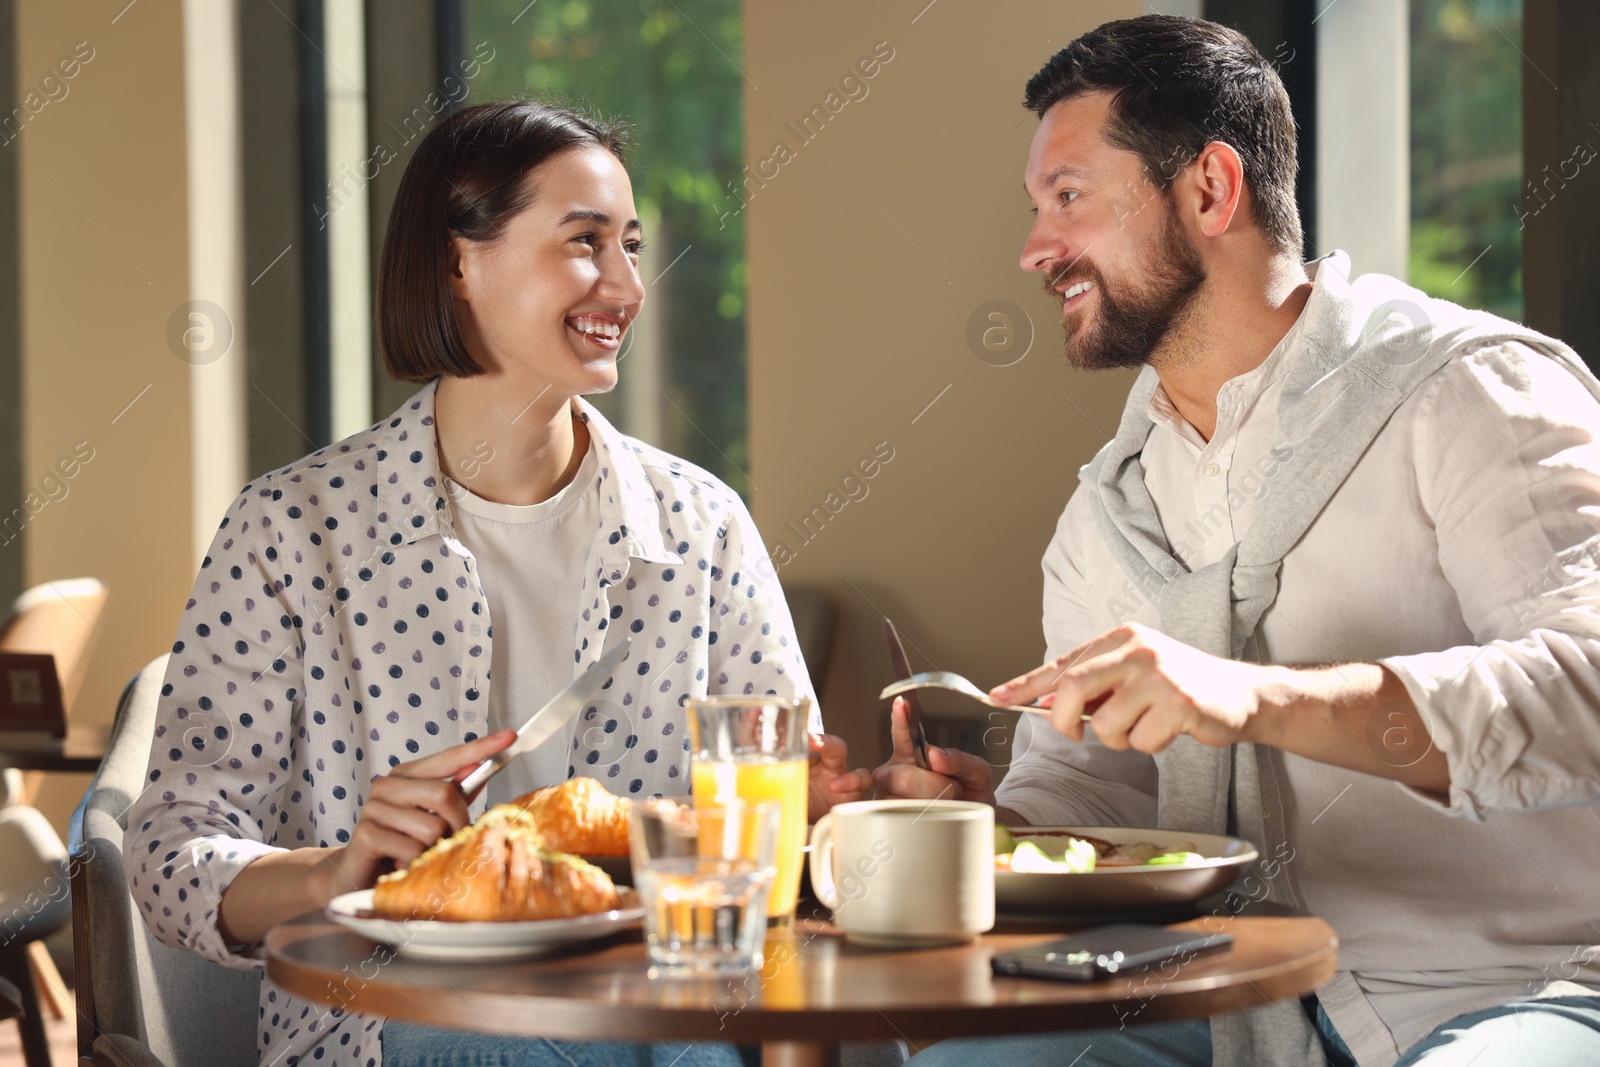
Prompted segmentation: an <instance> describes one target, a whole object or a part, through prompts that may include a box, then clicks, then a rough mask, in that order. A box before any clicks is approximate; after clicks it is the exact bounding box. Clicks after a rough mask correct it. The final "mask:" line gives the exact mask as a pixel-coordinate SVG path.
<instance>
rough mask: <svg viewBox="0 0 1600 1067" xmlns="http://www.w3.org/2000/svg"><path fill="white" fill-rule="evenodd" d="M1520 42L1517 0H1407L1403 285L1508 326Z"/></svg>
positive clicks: (1515, 268)
mask: <svg viewBox="0 0 1600 1067" xmlns="http://www.w3.org/2000/svg"><path fill="white" fill-rule="evenodd" d="M1521 40H1522V0H1411V250H1410V251H1411V254H1410V270H1411V284H1412V285H1415V286H1416V287H1417V288H1419V289H1421V290H1423V291H1424V292H1426V293H1428V294H1430V295H1432V296H1437V297H1443V298H1444V299H1446V300H1452V301H1454V302H1456V303H1458V304H1463V305H1466V306H1468V307H1479V308H1484V309H1486V310H1488V311H1493V312H1495V313H1496V314H1498V315H1504V316H1506V317H1508V318H1512V319H1521V318H1522V234H1521V226H1520V223H1519V221H1518V210H1519V209H1520V210H1526V208H1525V207H1523V205H1522V198H1521V189H1522V57H1521V55H1520V53H1519V52H1518V48H1519V47H1520V45H1521ZM1485 249H1487V251H1485ZM1480 255H1481V256H1482V258H1478V257H1479V256H1480ZM1475 259H1476V260H1477V261H1476V263H1474V262H1473V261H1474V260H1475Z"/></svg>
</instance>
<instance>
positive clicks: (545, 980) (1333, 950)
mask: <svg viewBox="0 0 1600 1067" xmlns="http://www.w3.org/2000/svg"><path fill="white" fill-rule="evenodd" d="M1176 925H1177V926H1178V927H1179V928H1194V929H1205V930H1207V931H1218V930H1225V931H1227V932H1228V933H1231V934H1232V935H1233V937H1234V943H1233V945H1232V947H1231V948H1230V949H1229V950H1227V951H1226V952H1223V953H1217V954H1211V955H1205V956H1200V957H1197V958H1195V959H1193V960H1191V961H1190V962H1189V963H1187V964H1186V965H1184V966H1183V967H1181V968H1174V967H1169V968H1168V969H1167V971H1166V972H1165V973H1160V972H1158V971H1156V970H1151V971H1146V972H1142V973H1137V974H1130V975H1129V976H1128V977H1126V978H1119V979H1117V980H1115V981H1109V982H1097V983H1072V982H1048V981H1038V980H1033V979H1024V978H999V977H995V976H994V975H993V974H992V973H991V972H990V969H989V958H990V957H991V956H992V955H994V954H995V953H996V952H1003V951H1008V950H1011V949H1016V948H1020V947H1022V946H1025V945H1031V944H1037V943H1039V942H1041V941H1047V940H1050V939H1052V938H1054V937H1059V936H1061V933H1062V932H1065V931H1066V930H1068V929H1070V927H1069V926H1066V925H1063V926H1062V927H1061V928H1060V929H1059V930H1058V931H1056V932H1053V933H1038V932H1033V933H1014V932H1003V930H1004V928H1001V930H1002V932H996V933H991V934H988V935H986V936H984V937H982V938H980V939H979V940H978V941H976V942H974V943H972V944H970V945H962V946H959V947H955V948H943V949H924V950H920V951H913V950H904V951H881V950H868V949H863V948H858V947H856V946H853V945H851V944H849V943H848V942H846V940H845V939H844V936H843V935H842V934H841V933H840V932H839V930H838V929H837V928H836V927H834V926H832V925H831V924H829V923H827V922H824V921H819V920H815V919H803V920H800V921H799V922H797V923H796V925H795V928H794V929H793V930H785V931H773V932H772V933H771V934H769V936H768V938H767V948H766V964H765V966H764V967H763V968H762V970H761V971H760V973H759V974H758V975H751V976H749V977H748V978H745V979H742V980H739V979H687V980H682V979H672V980H658V981H651V980H650V978H649V977H648V976H647V975H646V973H645V972H646V967H647V964H646V959H645V949H644V943H643V941H642V940H641V939H640V935H639V934H638V933H637V932H636V931H634V932H630V933H628V934H624V935H619V936H618V937H615V938H613V939H612V940H610V941H608V942H605V943H603V944H601V945H599V946H593V945H591V946H587V947H585V948H584V949H581V950H577V951H573V952H571V953H570V954H567V955H563V956H559V957H545V958H542V959H534V960H524V961H517V962H511V963H498V964H473V963H440V962H431V961H421V960H412V959H409V958H407V957H404V956H396V955H394V954H393V953H392V952H391V951H390V950H389V949H388V948H387V947H385V946H381V945H378V944H377V943H375V942H373V941H369V940H367V939H366V938H363V937H360V936H358V935H356V934H354V933H352V932H350V931H348V930H346V929H345V928H344V927H342V926H339V925H337V924H336V923H333V922H331V921H330V920H329V919H327V918H326V917H325V916H323V915H322V914H320V913H312V914H308V915H304V916H301V917H300V918H298V919H294V920H291V921H290V922H287V923H285V924H283V925H281V926H279V927H278V928H277V929H275V930H273V931H272V932H271V933H270V934H269V935H268V937H267V975H268V976H269V977H270V978H271V979H272V980H273V981H274V982H276V983H277V984H278V985H279V986H281V987H282V988H284V989H286V990H288V991H289V992H291V993H294V994H295V995H297V996H301V997H305V998H307V999H310V1000H316V1001H321V1002H322V1003H325V1004H331V1005H335V1006H337V1007H341V1008H346V1009H349V1010H351V1011H357V1012H368V1013H371V1014H375V1015H384V1016H388V1017H390V1018H396V1019H405V1020H407V1021H410V1022H415V1023H423V1024H427V1025H432V1026H449V1027H455V1028H458V1029H467V1030H479V1031H484V1032H487V1033H496V1034H500V1035H506V1036H509V1035H522V1036H543V1037H552V1038H561V1039H567V1040H591V1041H592V1040H622V1041H662V1040H666V1041H728V1042H733V1043H735V1044H741V1045H754V1044H760V1045H761V1046H763V1048H762V1062H763V1063H764V1064H766V1065H768V1067H778V1065H786V1067H790V1065H792V1067H800V1065H807V1067H810V1065H821V1064H831V1063H836V1062H837V1057H838V1046H839V1042H841V1041H864V1040H885V1039H893V1038H897V1037H898V1038H904V1039H907V1040H911V1041H917V1042H927V1041H932V1040H937V1039H942V1038H947V1037H972V1036H983V1035H994V1034H1016V1033H1037V1032H1041V1031H1052V1030H1074V1029H1092V1028H1098V1027H1105V1026H1112V1027H1115V1026H1118V1025H1120V1024H1123V1023H1127V1024H1130V1025H1131V1024H1134V1023H1138V1022H1156V1021H1159V1020H1164V1019H1193V1018H1201V1017H1204V1016H1208V1015H1212V1014H1216V1013H1219V1012H1227V1011H1237V1010H1239V1009H1241V1008H1249V1007H1254V1006H1255V1005H1258V1004H1262V1003H1266V1002H1268V1001H1275V1000H1288V999H1291V998H1298V997H1300V996H1302V995H1304V994H1306V993H1309V992H1310V991H1312V990H1313V989H1315V988H1316V987H1317V986H1319V985H1321V984H1322V983H1324V982H1326V981H1327V980H1328V979H1330V978H1331V977H1333V972H1334V967H1335V963H1336V961H1337V956H1338V952H1337V948H1338V943H1337V940H1336V938H1335V937H1334V933H1333V930H1332V929H1331V928H1330V927H1329V926H1328V924H1327V923H1325V922H1323V921H1322V920H1321V919H1315V918H1278V917H1236V918H1216V917H1211V916H1208V917H1206V918H1204V919H1198V920H1193V921H1190V922H1186V923H1179V924H1176ZM1286 1010H1293V1011H1299V1010H1300V1009H1299V1006H1298V1005H1293V1006H1291V1007H1290V1008H1288V1009H1286Z"/></svg>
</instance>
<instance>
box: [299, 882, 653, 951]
mask: <svg viewBox="0 0 1600 1067" xmlns="http://www.w3.org/2000/svg"><path fill="white" fill-rule="evenodd" d="M617 892H618V893H619V894H620V895H621V897H622V903H623V904H624V905H625V907H624V908H622V909H621V910H620V911H606V912H599V913H597V914H595V915H580V916H578V917H577V918H575V919H531V920H527V921H523V922H502V923H493V922H464V923H458V922H440V921H438V920H435V919H401V920H392V919H380V918H378V917H377V916H376V915H374V914H373V912H372V890H370V889H363V890H361V891H359V892H356V893H343V894H340V895H339V896H336V897H334V898H333V900H332V902H331V903H329V904H328V909H327V911H328V918H330V919H332V920H333V921H334V922H336V923H339V924H341V925H343V926H347V927H349V928H350V929H352V930H354V931H355V932H356V933H358V934H361V935H362V936H364V937H370V938H372V940H374V941H382V942H383V943H384V944H387V945H393V946H394V948H395V949H396V950H397V951H398V952H399V953H400V954H401V955H402V956H414V957H417V958H419V959H429V960H509V959H521V958H523V957H526V956H539V955H543V954H545V953H547V952H554V951H556V950H557V949H559V948H563V947H565V946H567V945H575V944H580V943H582V942H584V941H595V940H598V939H600V938H602V937H609V936H610V935H612V934H614V933H616V932H617V931H619V930H626V929H628V928H630V927H633V926H637V925H639V921H640V919H642V918H643V917H644V909H643V908H640V907H639V906H638V897H637V896H636V895H635V894H634V892H633V890H631V889H627V888H619V889H618V890H617Z"/></svg>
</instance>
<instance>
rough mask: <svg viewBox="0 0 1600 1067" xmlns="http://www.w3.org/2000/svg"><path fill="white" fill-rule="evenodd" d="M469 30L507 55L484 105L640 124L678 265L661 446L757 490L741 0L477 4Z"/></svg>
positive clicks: (480, 83)
mask: <svg viewBox="0 0 1600 1067" xmlns="http://www.w3.org/2000/svg"><path fill="white" fill-rule="evenodd" d="M468 34H469V37H468V39H469V40H470V41H472V42H478V41H487V42H489V43H490V44H491V45H493V46H494V48H495V50H496V56H495V59H494V62H492V63H489V64H487V65H486V66H485V67H484V68H483V74H482V76H480V77H479V79H478V80H477V81H476V82H474V84H473V89H472V93H473V95H472V99H473V101H474V102H481V101H484V100H495V99H505V98H508V97H513V96H526V97H532V98H533V99H536V100H543V101H547V102H551V103H563V104H567V105H569V106H575V107H577V108H579V109H580V110H583V111H586V112H589V113H592V114H601V115H604V116H607V117H610V118H621V119H623V120H625V121H627V122H628V123H629V124H630V125H631V126H632V136H631V141H632V147H631V149H630V151H629V158H628V171H629V174H630V176H631V177H632V179H633V192H634V200H635V203H636V204H637V206H638V208H639V211H640V217H641V218H645V219H659V220H660V224H659V225H658V226H657V227H656V228H655V230H654V232H648V233H646V235H645V239H646V241H648V242H649V243H650V244H651V245H652V248H651V250H650V253H649V255H650V257H651V259H650V261H651V262H652V263H654V264H655V265H656V267H655V269H656V270H657V271H661V270H666V269H667V268H668V266H669V265H670V271H669V272H668V273H666V274H664V275H663V276H660V277H659V280H657V279H656V278H653V277H652V273H651V271H650V270H648V269H647V270H646V271H645V278H644V281H645V284H646V286H647V287H648V288H649V291H650V296H649V307H650V314H652V315H664V316H665V318H666V327H665V328H666V332H667V342H666V350H667V353H668V363H669V366H668V369H667V372H666V376H667V381H666V382H665V383H664V384H663V386H662V389H663V392H665V393H666V394H667V395H666V397H665V398H664V399H663V400H662V410H663V413H664V422H663V425H664V427H665V431H664V438H665V439H663V440H657V441H652V442H651V443H652V444H655V445H658V446H660V447H663V448H666V449H667V450H669V451H671V452H674V453H676V454H678V455H681V456H683V457H685V458H686V459H689V460H691V461H693V462H695V463H698V464H699V465H701V466H703V467H705V468H707V469H708V470H710V471H712V472H713V473H715V474H716V475H718V476H719V477H721V478H723V479H724V480H726V481H727V482H728V484H729V485H730V486H732V487H733V488H734V489H736V490H738V491H740V492H747V491H748V488H749V487H748V483H747V482H746V480H745V477H744V475H743V474H742V473H741V472H742V471H744V470H747V469H748V466H749V464H748V460H747V454H748V446H747V441H746V434H745V324H744V308H745V257H744V219H743V216H742V215H739V214H728V215H727V216H726V218H723V215H724V213H725V212H728V211H729V209H730V208H736V207H737V206H738V203H739V202H738V201H737V200H736V199H734V198H733V197H732V196H731V195H730V194H729V192H728V183H729V182H730V181H732V180H733V179H734V178H735V176H736V175H738V174H739V172H740V170H741V168H742V167H743V106H742V97H741V91H742V82H743V77H742V75H741V74H740V71H739V66H740V65H742V63H743V32H742V23H741V20H740V14H739V4H738V0H537V2H535V3H529V2H528V0H474V2H473V3H472V5H471V13H470V25H469V29H468ZM691 246H692V247H691ZM686 249H687V252H685V250H686ZM680 252H684V253H685V254H684V255H683V256H682V258H681V259H679V258H678V255H679V253H680ZM674 260H676V263H674V262H673V261H674ZM620 371H621V374H622V375H623V376H624V377H626V376H627V374H628V364H627V360H626V359H624V360H623V362H622V365H621V368H620ZM598 403H599V405H600V406H601V408H602V410H607V411H608V414H614V412H612V411H611V410H610V405H609V404H608V403H607V402H606V401H605V400H604V399H601V400H599V401H598ZM621 428H622V429H623V430H624V431H629V429H630V428H629V427H628V426H627V425H626V424H623V425H622V426H621Z"/></svg>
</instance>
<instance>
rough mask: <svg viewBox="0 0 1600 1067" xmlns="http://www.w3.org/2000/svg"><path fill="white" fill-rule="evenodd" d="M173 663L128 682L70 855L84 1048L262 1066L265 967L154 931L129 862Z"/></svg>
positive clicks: (107, 1060)
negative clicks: (240, 964)
mask: <svg viewBox="0 0 1600 1067" xmlns="http://www.w3.org/2000/svg"><path fill="white" fill-rule="evenodd" d="M166 669H167V657H166V656H161V657H160V658H159V659H156V660H154V661H152V662H151V663H150V664H149V665H148V666H147V667H145V669H144V670H142V671H140V672H139V674H138V675H137V676H136V677H135V678H134V679H133V681H132V682H130V683H128V687H127V688H126V689H124V690H123V693H122V699H121V700H120V701H118V705H117V717H116V722H115V724H114V725H113V726H112V731H111V738H110V742H109V743H108V745H107V748H106V758H105V761H104V762H103V763H102V764H101V765H100V772H99V774H97V775H96V776H95V780H94V783H93V784H92V785H91V786H90V787H89V792H88V794H87V795H86V796H85V798H84V803H83V806H82V843H81V845H79V847H78V848H77V849H76V850H75V851H74V852H73V854H72V858H71V860H70V862H69V869H70V871H71V874H72V927H73V950H74V953H75V961H76V965H77V972H78V1055H79V1056H80V1057H83V1058H84V1059H85V1060H87V1061H88V1062H89V1063H92V1064H94V1065H97V1067H124V1065H127V1064H132V1065H133V1067H189V1065H191V1064H194V1065H205V1067H232V1065H235V1064H237V1065H239V1067H255V1064H256V1063H257V1056H256V1019H257V1004H258V998H259V996H260V990H261V974H260V972H257V971H240V970H234V969H231V968H227V967H223V966H221V965H220V964H216V963H212V962H211V961H209V960H206V959H203V958H201V957H200V956H197V955H195V954H194V953H192V952H186V951H183V950H181V949H175V948H171V947H169V946H167V945H164V944H162V943H161V942H159V941H157V940H156V939H155V937H154V936H152V935H151V933H150V931H149V929H148V927H146V926H145V923H144V919H143V917H141V916H140V915H139V914H138V912H137V910H136V909H135V907H134V903H133V897H132V895H131V894H130V893H129V891H128V880H127V877H126V875H125V874H124V873H123V869H122V839H123V833H124V831H126V829H127V812H128V808H129V807H131V806H132V804H133V801H134V799H135V798H137V797H138V795H139V792H140V790H142V789H143V788H144V784H145V773H146V770H147V765H148V761H149V757H150V742H151V739H152V737H153V736H154V733H155V718H156V702H157V697H158V696H159V694H160V691H161V681H162V678H163V677H164V676H165V674H166Z"/></svg>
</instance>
